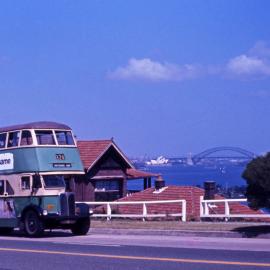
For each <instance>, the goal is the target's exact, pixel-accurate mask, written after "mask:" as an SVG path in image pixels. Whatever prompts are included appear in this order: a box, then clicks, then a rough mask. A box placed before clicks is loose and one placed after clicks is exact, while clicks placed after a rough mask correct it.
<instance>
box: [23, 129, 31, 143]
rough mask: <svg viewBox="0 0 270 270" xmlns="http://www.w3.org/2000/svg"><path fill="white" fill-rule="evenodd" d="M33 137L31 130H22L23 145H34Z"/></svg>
mask: <svg viewBox="0 0 270 270" xmlns="http://www.w3.org/2000/svg"><path fill="white" fill-rule="evenodd" d="M32 144H33V139H32V135H31V132H30V131H29V130H23V131H22V138H21V145H32Z"/></svg>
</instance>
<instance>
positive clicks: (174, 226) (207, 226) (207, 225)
mask: <svg viewBox="0 0 270 270" xmlns="http://www.w3.org/2000/svg"><path fill="white" fill-rule="evenodd" d="M91 222H92V224H91V227H92V228H103V229H105V228H108V229H145V230H181V231H235V230H237V229H239V228H242V227H245V228H248V227H250V228H252V227H253V228H254V227H256V226H263V225H264V226H267V225H269V226H270V223H262V222H260V223H254V222H181V221H145V222H143V221H141V220H131V219H122V220H120V219H112V220H110V221H107V220H100V219H92V221H91Z"/></svg>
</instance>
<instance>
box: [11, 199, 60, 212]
mask: <svg viewBox="0 0 270 270" xmlns="http://www.w3.org/2000/svg"><path fill="white" fill-rule="evenodd" d="M12 199H13V204H14V208H15V214H16V216H17V217H18V216H20V215H21V213H22V211H23V210H24V209H25V207H27V206H30V205H35V206H38V207H40V208H41V209H42V210H47V211H48V213H49V214H57V213H59V212H60V201H59V196H57V195H54V196H28V197H13V198H12ZM52 206H53V207H52Z"/></svg>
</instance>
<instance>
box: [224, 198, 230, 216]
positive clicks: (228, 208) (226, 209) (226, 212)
mask: <svg viewBox="0 0 270 270" xmlns="http://www.w3.org/2000/svg"><path fill="white" fill-rule="evenodd" d="M225 215H226V219H225V220H226V221H228V220H229V216H230V207H229V202H228V201H225Z"/></svg>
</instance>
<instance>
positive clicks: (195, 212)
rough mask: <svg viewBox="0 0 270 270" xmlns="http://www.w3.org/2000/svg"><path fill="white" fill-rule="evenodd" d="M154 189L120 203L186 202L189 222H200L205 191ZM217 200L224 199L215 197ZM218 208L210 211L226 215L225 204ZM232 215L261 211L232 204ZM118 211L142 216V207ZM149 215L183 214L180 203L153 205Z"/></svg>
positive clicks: (126, 207) (129, 207) (118, 208)
mask: <svg viewBox="0 0 270 270" xmlns="http://www.w3.org/2000/svg"><path fill="white" fill-rule="evenodd" d="M154 190H155V189H154V188H148V189H146V190H143V191H141V192H138V193H133V194H132V195H130V196H128V197H124V198H122V199H120V200H119V201H159V200H186V203H187V204H186V205H187V220H200V196H203V195H204V190H203V189H201V188H197V187H192V186H168V187H167V188H166V189H165V190H163V191H162V192H161V193H153V192H154ZM215 199H223V198H222V197H221V196H215ZM215 205H216V207H215V208H212V209H210V213H217V214H224V204H223V203H216V204H215ZM229 205H230V212H231V213H232V214H258V213H261V212H260V211H253V210H251V209H250V208H249V207H248V206H245V205H242V204H240V203H230V204H229ZM117 211H118V212H119V213H121V214H124V213H125V214H142V205H118V206H117ZM147 212H148V213H149V214H157V213H158V214H161V213H162V214H166V213H181V204H180V203H171V204H153V205H149V206H147Z"/></svg>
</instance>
